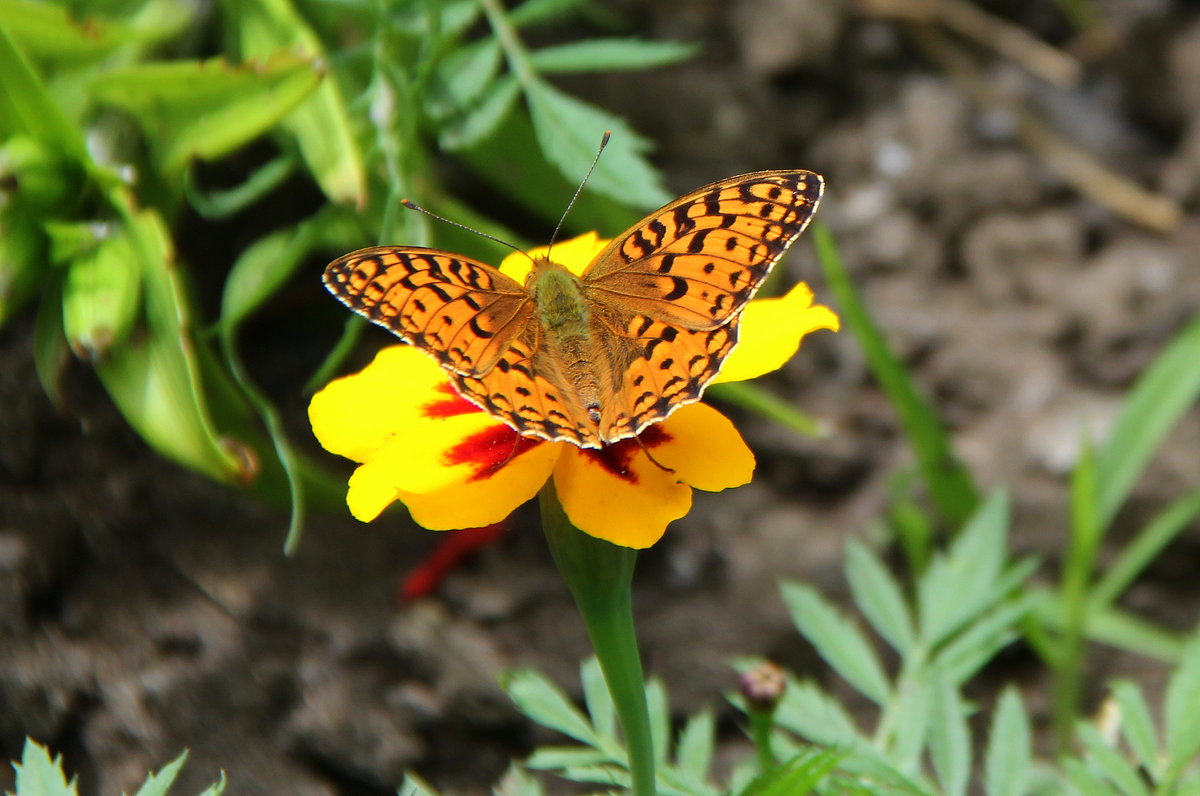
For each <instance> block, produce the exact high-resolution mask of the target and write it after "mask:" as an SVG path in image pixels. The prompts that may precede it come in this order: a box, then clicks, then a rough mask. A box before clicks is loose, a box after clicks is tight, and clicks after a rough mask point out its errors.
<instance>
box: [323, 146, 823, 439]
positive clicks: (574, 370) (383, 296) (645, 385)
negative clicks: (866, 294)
mask: <svg viewBox="0 0 1200 796" xmlns="http://www.w3.org/2000/svg"><path fill="white" fill-rule="evenodd" d="M824 187H825V182H824V180H823V179H822V178H821V177H820V176H819V175H817V174H813V173H812V172H809V171H801V170H795V171H759V172H755V173H753V174H744V175H742V176H739V177H730V178H729V179H726V180H721V181H720V182H715V183H713V184H712V185H708V186H705V187H703V188H700V189H699V190H697V191H693V192H692V193H689V194H687V195H686V196H683V197H681V198H679V199H676V200H675V201H674V202H671V203H670V204H668V205H667V206H665V207H663V208H662V209H660V210H657V211H655V212H654V213H651V214H650V215H649V216H647V217H646V218H645V219H643V220H642V221H640V222H639V223H637V224H635V225H634V226H633V227H631V228H630V229H628V230H626V231H625V232H624V233H623V234H621V235H620V236H618V237H617V238H616V239H614V240H613V241H612V242H611V243H610V244H609V245H608V246H607V248H605V249H604V251H602V252H601V253H600V254H599V255H598V256H597V257H596V258H595V259H594V260H593V261H592V262H591V264H589V265H588V267H587V268H586V269H585V270H584V272H583V274H582V275H580V276H576V275H575V274H573V273H571V272H570V271H568V270H567V269H566V268H564V267H563V266H561V265H559V264H557V263H555V262H552V261H551V260H549V259H547V258H545V257H539V258H536V259H535V260H534V264H533V269H532V270H531V271H530V273H529V276H528V277H527V278H526V279H525V283H524V284H521V283H520V282H517V281H516V280H514V279H511V278H510V277H508V276H506V275H504V274H502V273H501V272H500V271H498V270H496V269H495V268H492V267H491V266H488V265H484V264H483V263H480V262H476V261H475V260H471V259H469V258H466V257H463V256H461V255H457V254H452V253H451V252H447V251H441V250H438V249H426V248H422V247H417V246H373V247H371V248H368V249H360V250H359V251H356V252H352V253H351V254H347V255H345V256H344V257H340V258H338V259H337V260H334V261H333V262H332V263H330V264H329V266H328V267H327V268H326V269H325V286H326V287H328V288H329V290H330V292H331V293H333V295H335V296H336V297H337V298H338V299H339V300H341V301H342V302H343V303H344V304H345V305H346V306H348V307H349V308H350V309H352V310H354V311H355V312H357V313H358V314H360V315H362V316H364V317H365V318H367V319H368V320H370V321H371V322H373V323H377V324H379V325H380V326H383V327H385V328H387V329H389V330H391V331H392V332H393V333H394V334H395V335H396V336H397V337H399V338H400V339H401V340H404V341H405V342H407V343H411V344H412V345H414V346H417V347H418V348H420V349H421V350H423V351H425V352H426V353H428V354H430V355H432V356H433V357H434V358H435V359H436V360H437V361H438V363H439V364H440V365H441V366H442V367H443V368H445V369H446V371H447V372H448V373H449V375H450V378H451V380H452V381H453V382H454V384H455V386H456V388H457V389H458V392H459V393H460V394H461V395H462V396H463V397H464V398H466V399H467V400H469V401H471V402H472V403H474V404H475V405H477V406H479V407H480V408H481V409H483V411H485V412H487V413H488V414H490V415H492V416H493V417H495V418H497V419H498V420H500V421H502V422H504V423H507V424H508V425H509V426H511V427H512V428H514V429H515V430H516V431H517V432H519V433H520V434H522V435H524V436H528V437H538V438H541V439H545V440H550V441H565V442H571V443H573V444H575V445H578V446H580V447H582V448H600V447H602V446H604V445H606V444H608V443H612V442H617V441H618V440H622V439H627V438H629V437H634V436H636V435H637V434H638V433H640V432H641V431H642V430H643V429H645V428H646V427H647V426H649V425H651V424H652V423H657V422H659V421H661V420H663V419H664V418H666V417H667V416H668V415H670V414H671V412H673V411H674V410H676V409H678V408H679V407H680V406H683V405H685V404H689V403H693V402H695V401H698V400H699V399H700V396H701V394H702V393H703V392H704V388H705V387H706V386H707V385H708V383H709V382H710V381H712V379H713V377H714V376H716V374H717V371H718V370H719V369H720V367H721V363H722V362H723V361H724V360H725V358H726V357H727V356H728V355H729V352H730V351H732V350H733V347H734V345H736V344H737V336H738V319H739V317H740V315H741V312H742V310H743V309H744V308H745V306H746V303H747V302H748V301H750V299H751V298H752V297H753V296H754V294H755V292H756V291H757V290H758V288H759V286H761V285H762V283H763V280H764V279H766V277H767V274H769V273H770V271H771V268H772V267H773V266H774V265H775V263H776V262H778V261H779V258H780V257H782V256H783V253H784V252H785V251H787V248H788V246H790V245H791V244H792V241H794V240H795V239H796V238H797V237H798V236H799V235H800V233H801V232H803V231H804V228H805V227H806V226H807V225H808V222H809V220H810V219H811V218H812V215H813V213H814V212H815V211H816V209H817V204H818V202H819V201H820V199H821V193H822V191H823V190H824Z"/></svg>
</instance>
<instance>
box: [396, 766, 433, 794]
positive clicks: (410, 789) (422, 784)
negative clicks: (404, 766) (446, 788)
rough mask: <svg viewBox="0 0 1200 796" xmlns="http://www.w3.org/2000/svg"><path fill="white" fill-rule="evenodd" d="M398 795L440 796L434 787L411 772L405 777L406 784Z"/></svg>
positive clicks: (401, 787)
mask: <svg viewBox="0 0 1200 796" xmlns="http://www.w3.org/2000/svg"><path fill="white" fill-rule="evenodd" d="M396 793H397V796H440V794H439V793H438V792H437V790H435V789H434V788H433V786H432V785H430V784H429V783H428V782H426V781H425V780H423V779H421V778H420V777H419V776H417V775H416V774H414V773H412V772H411V771H409V772H408V773H406V774H405V775H404V784H403V785H401V786H400V790H398V791H396Z"/></svg>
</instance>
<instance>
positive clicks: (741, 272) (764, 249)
mask: <svg viewBox="0 0 1200 796" xmlns="http://www.w3.org/2000/svg"><path fill="white" fill-rule="evenodd" d="M823 190H824V180H823V179H822V178H821V177H820V176H819V175H817V174H813V173H812V172H808V171H763V172H757V173H754V174H745V175H742V176H740V177H731V178H730V179H727V180H721V181H720V182H715V183H713V184H712V185H709V186H706V187H704V188H700V189H699V190H697V191H694V192H692V193H690V194H688V195H687V196H684V197H682V198H680V199H678V200H676V201H674V202H672V203H671V204H669V205H667V206H666V207H664V208H662V209H661V210H659V211H657V212H655V213H652V214H651V215H650V216H648V217H647V218H646V219H645V220H643V221H642V222H640V223H638V224H637V225H635V226H634V227H632V228H631V229H629V230H628V231H627V232H625V233H624V234H622V235H621V236H620V237H618V238H616V239H614V240H613V242H612V243H611V244H609V245H608V247H607V248H605V250H604V251H602V252H601V253H600V255H599V256H597V257H596V259H595V260H594V261H593V262H592V264H591V265H590V266H588V269H587V270H586V271H585V272H584V274H583V277H582V278H583V288H584V295H585V297H586V299H587V301H588V303H589V307H590V309H591V312H592V314H593V315H594V316H596V317H599V318H604V319H605V326H606V327H607V329H608V330H609V334H608V341H607V342H606V344H605V346H604V348H605V350H606V352H607V356H608V357H609V358H610V359H611V360H612V368H611V371H612V372H613V373H616V374H618V376H619V378H618V379H617V380H616V381H615V382H614V383H612V384H611V385H609V388H608V392H607V394H606V395H605V398H604V401H603V409H602V417H601V422H600V436H601V437H602V438H603V440H604V441H605V442H614V441H616V440H619V439H624V438H627V437H632V436H635V435H637V434H638V433H640V432H641V431H642V430H643V429H645V428H646V427H647V426H649V425H651V424H652V423H656V422H659V421H660V420H663V419H664V418H666V417H667V416H668V415H670V414H671V412H673V411H675V410H676V409H677V408H679V407H680V406H684V405H686V404H689V403H694V402H695V401H698V400H699V399H700V396H701V395H702V394H703V392H704V389H705V387H706V386H707V385H708V383H709V382H710V381H712V379H713V377H714V376H716V374H717V371H718V370H719V369H720V367H721V363H722V362H723V361H724V360H725V358H726V357H727V356H728V355H729V352H730V351H732V350H733V347H734V346H735V345H736V344H737V339H738V322H739V316H740V314H741V311H742V309H743V308H744V307H745V306H746V304H747V302H749V301H750V299H751V298H752V297H753V296H754V294H755V292H756V291H757V290H758V288H759V287H760V286H761V285H762V283H763V280H765V279H766V277H767V275H768V274H769V273H770V271H771V268H772V267H773V266H774V265H775V263H776V262H778V261H779V259H780V258H781V257H782V256H783V254H784V252H785V251H786V250H787V248H788V246H790V245H791V244H792V242H793V241H794V240H795V239H796V238H797V237H798V236H799V235H800V233H801V232H803V231H804V228H805V227H806V226H807V225H808V222H809V220H810V219H811V218H812V215H813V213H814V212H815V211H816V208H817V204H818V202H819V201H820V199H821V194H822V192H823Z"/></svg>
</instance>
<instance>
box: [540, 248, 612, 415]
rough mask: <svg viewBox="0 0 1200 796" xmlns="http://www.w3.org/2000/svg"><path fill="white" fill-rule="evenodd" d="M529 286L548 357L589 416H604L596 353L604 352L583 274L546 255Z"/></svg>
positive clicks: (541, 259)
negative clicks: (574, 271)
mask: <svg viewBox="0 0 1200 796" xmlns="http://www.w3.org/2000/svg"><path fill="white" fill-rule="evenodd" d="M525 286H526V287H527V288H528V289H529V292H530V293H531V294H532V295H533V299H534V303H535V304H536V305H537V314H538V320H539V321H540V323H541V327H542V333H543V335H544V336H543V346H544V348H545V351H546V353H547V354H550V356H548V357H546V360H547V361H550V362H554V363H557V365H558V367H559V370H560V374H559V375H560V376H561V378H562V381H563V382H565V384H566V385H568V386H569V388H570V389H571V390H572V391H573V392H574V393H575V396H576V398H577V399H578V401H579V405H580V406H582V407H583V408H584V409H585V410H586V412H587V414H588V417H589V418H590V419H591V420H592V421H593V422H599V420H600V386H599V383H598V381H597V379H596V364H597V363H596V362H595V357H596V356H597V355H598V354H599V353H601V352H600V350H599V349H598V347H597V340H596V337H595V333H594V331H593V327H592V318H591V312H590V310H589V309H588V304H587V301H586V300H585V299H584V296H583V289H582V283H581V282H580V279H579V277H577V276H575V274H573V273H571V272H570V271H568V270H567V269H566V268H564V267H563V266H561V265H559V264H558V263H555V262H552V261H550V260H549V259H547V258H545V257H539V258H537V259H536V260H534V263H533V270H532V271H530V273H529V277H528V278H527V279H526V280H525Z"/></svg>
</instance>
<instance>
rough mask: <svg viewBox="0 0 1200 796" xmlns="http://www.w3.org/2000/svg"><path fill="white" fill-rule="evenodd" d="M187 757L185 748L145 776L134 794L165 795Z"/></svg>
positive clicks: (146, 795) (145, 795) (137, 795)
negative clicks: (168, 761) (154, 771)
mask: <svg viewBox="0 0 1200 796" xmlns="http://www.w3.org/2000/svg"><path fill="white" fill-rule="evenodd" d="M187 757H188V753H187V750H186V749H185V750H184V751H183V752H182V753H181V754H180V755H179V757H177V758H175V759H174V760H172V761H171V762H170V763H167V764H166V765H165V766H163V767H162V768H161V769H159V770H158V771H157V772H156V773H152V774H150V775H149V776H147V777H146V781H145V782H143V783H142V787H140V788H138V789H137V793H135V794H134V796H166V794H167V792H168V791H169V790H170V789H171V786H172V785H173V784H175V778H176V777H177V776H179V770H180V769H181V768H183V764H184V763H186V762H187Z"/></svg>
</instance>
